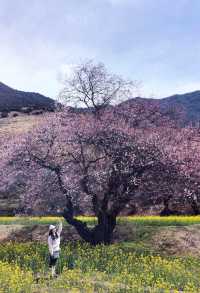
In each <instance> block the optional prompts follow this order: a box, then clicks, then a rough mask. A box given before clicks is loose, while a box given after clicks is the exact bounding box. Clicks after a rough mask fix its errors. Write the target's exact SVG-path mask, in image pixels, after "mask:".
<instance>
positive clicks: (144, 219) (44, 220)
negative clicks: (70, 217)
mask: <svg viewBox="0 0 200 293" xmlns="http://www.w3.org/2000/svg"><path fill="white" fill-rule="evenodd" d="M78 218H79V219H81V220H83V221H85V222H87V223H88V224H90V225H93V224H95V223H96V218H95V217H78ZM60 220H61V221H63V224H64V225H67V223H66V221H65V220H64V219H63V218H61V217H0V225H14V224H21V225H27V226H28V225H49V224H53V223H55V222H58V221H60ZM117 222H118V223H119V224H123V223H124V222H126V223H133V224H135V225H137V226H138V225H142V226H158V227H160V226H161V227H162V226H188V225H194V224H200V216H170V217H159V216H131V217H119V218H118V219H117Z"/></svg>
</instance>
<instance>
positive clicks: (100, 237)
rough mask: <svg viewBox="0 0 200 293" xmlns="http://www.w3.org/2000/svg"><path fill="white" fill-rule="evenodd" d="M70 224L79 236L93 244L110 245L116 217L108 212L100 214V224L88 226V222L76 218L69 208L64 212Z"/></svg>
mask: <svg viewBox="0 0 200 293" xmlns="http://www.w3.org/2000/svg"><path fill="white" fill-rule="evenodd" d="M63 216H64V218H65V220H66V221H67V222H68V224H70V225H72V226H73V227H74V228H75V229H76V231H77V232H78V234H79V236H80V237H81V238H82V239H83V240H85V241H86V242H87V243H90V244H91V245H98V244H105V245H108V244H110V243H111V241H112V236H113V231H114V228H115V226H116V217H115V216H110V215H107V214H106V213H99V214H98V217H97V218H98V224H97V225H96V226H95V227H94V228H91V229H90V228H88V227H87V224H86V223H84V222H82V221H80V220H78V219H76V218H74V217H73V215H72V214H71V213H70V212H69V210H67V209H66V210H65V212H64V213H63Z"/></svg>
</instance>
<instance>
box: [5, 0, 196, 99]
mask: <svg viewBox="0 0 200 293" xmlns="http://www.w3.org/2000/svg"><path fill="white" fill-rule="evenodd" d="M199 36H200V1H199V0H0V81H1V82H3V83H5V84H7V85H9V86H11V87H13V88H16V89H19V90H24V91H34V92H40V93H42V94H44V95H47V96H49V97H52V98H56V97H57V96H58V93H59V91H60V90H61V89H62V87H63V84H62V82H61V79H62V78H63V76H64V75H65V72H67V71H68V68H69V67H70V66H71V65H72V64H78V63H80V62H84V61H85V60H89V59H94V61H95V62H103V63H104V64H105V65H106V67H107V68H108V70H109V71H111V72H113V73H116V74H120V75H122V76H124V77H125V78H128V79H132V80H137V81H138V82H141V87H140V93H139V94H140V95H141V96H143V97H147V98H149V97H155V98H161V97H166V96H169V95H173V94H176V93H185V92H190V91H195V90H200V37H199Z"/></svg>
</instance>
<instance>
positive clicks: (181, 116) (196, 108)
mask: <svg viewBox="0 0 200 293" xmlns="http://www.w3.org/2000/svg"><path fill="white" fill-rule="evenodd" d="M135 103H137V104H138V103H139V104H140V103H142V104H145V105H146V107H147V108H148V107H150V106H152V105H154V106H159V107H160V109H161V112H162V113H164V114H165V115H166V116H168V117H169V118H171V119H172V120H177V119H178V120H179V121H180V120H181V121H182V124H189V123H193V124H194V123H197V122H200V91H194V92H191V93H186V94H180V95H173V96H170V97H166V98H162V99H145V98H140V97H136V98H133V99H130V100H127V101H125V102H122V103H121V104H120V106H125V105H127V106H128V105H129V107H131V106H134V104H135Z"/></svg>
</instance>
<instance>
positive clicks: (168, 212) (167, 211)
mask: <svg viewBox="0 0 200 293" xmlns="http://www.w3.org/2000/svg"><path fill="white" fill-rule="evenodd" d="M169 201H170V198H165V199H164V200H163V204H164V209H163V210H162V211H161V212H160V216H170V215H171V214H172V211H171V210H170V208H169Z"/></svg>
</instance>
